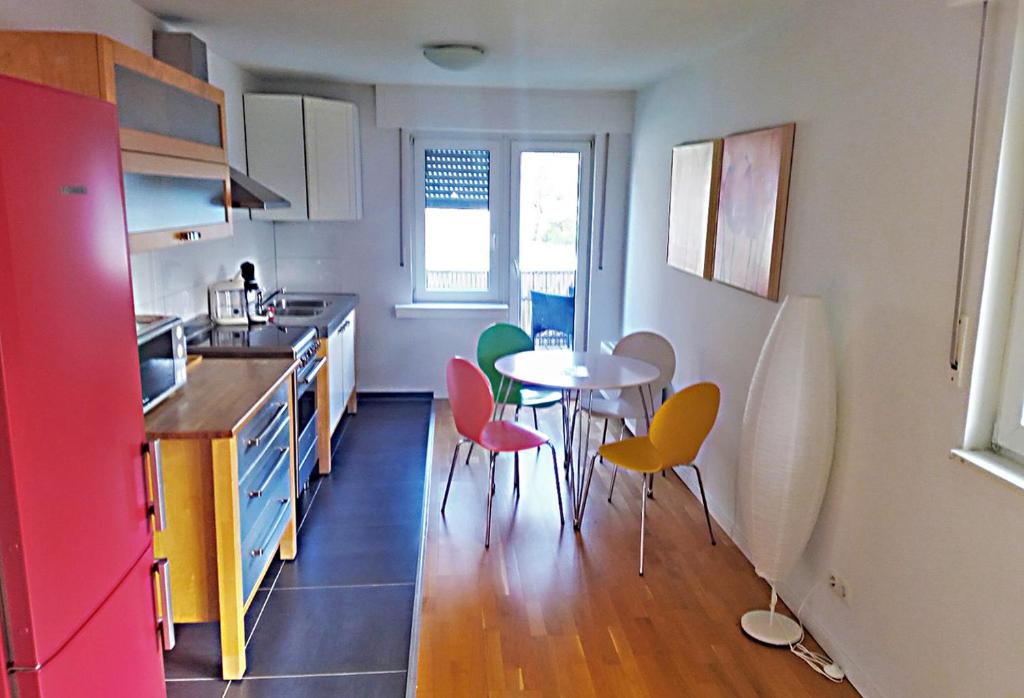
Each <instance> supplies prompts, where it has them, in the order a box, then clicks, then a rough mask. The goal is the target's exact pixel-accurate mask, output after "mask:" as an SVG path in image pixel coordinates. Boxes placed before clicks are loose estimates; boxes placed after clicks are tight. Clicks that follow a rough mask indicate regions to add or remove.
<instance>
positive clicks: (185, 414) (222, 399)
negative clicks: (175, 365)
mask: <svg viewBox="0 0 1024 698" xmlns="http://www.w3.org/2000/svg"><path fill="white" fill-rule="evenodd" d="M297 365H298V362H297V361H293V360H292V359H209V358H208V359H203V360H202V361H200V362H198V363H196V364H193V365H192V366H189V368H188V381H187V382H186V383H185V385H183V386H182V387H181V388H180V389H179V390H178V391H177V392H176V393H174V394H173V395H171V396H170V397H169V398H167V400H166V401H165V402H163V403H162V404H160V405H158V406H156V407H155V408H154V409H153V411H152V412H150V413H149V414H147V415H146V436H147V438H150V439H175V438H177V439H220V438H228V437H231V436H233V435H234V434H235V433H236V432H237V431H238V429H239V428H241V426H242V424H244V423H245V421H246V420H247V419H248V418H249V417H250V416H251V415H252V413H253V412H254V411H255V410H256V408H257V407H258V406H259V405H260V403H262V402H263V401H264V400H265V399H266V398H267V397H268V396H269V395H270V393H271V392H273V390H274V389H275V388H277V387H278V386H279V385H280V384H281V381H283V380H286V379H287V378H288V376H289V375H291V372H292V371H294V370H295V367H296V366H297Z"/></svg>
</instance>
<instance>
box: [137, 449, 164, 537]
mask: <svg viewBox="0 0 1024 698" xmlns="http://www.w3.org/2000/svg"><path fill="white" fill-rule="evenodd" d="M142 453H143V458H144V459H145V461H147V462H148V464H149V480H150V482H149V483H148V484H147V487H146V495H147V497H146V499H147V500H148V501H147V502H146V504H147V506H148V508H149V513H150V514H151V515H152V516H153V530H155V531H163V530H164V529H165V528H167V503H166V500H165V499H164V462H163V458H161V456H160V439H153V440H152V441H147V442H146V443H144V444H142Z"/></svg>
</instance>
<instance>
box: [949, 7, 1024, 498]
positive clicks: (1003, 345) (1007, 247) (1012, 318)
mask: <svg viewBox="0 0 1024 698" xmlns="http://www.w3.org/2000/svg"><path fill="white" fill-rule="evenodd" d="M1022 201H1024V15H1019V16H1018V17H1017V26H1016V29H1015V36H1014V48H1013V57H1012V60H1011V67H1010V75H1009V90H1008V92H1007V97H1006V111H1005V114H1004V118H1003V131H1002V139H1001V143H1000V146H999V158H998V166H997V173H996V185H995V197H994V201H993V206H992V219H991V227H990V234H989V239H988V251H987V255H986V261H985V271H984V276H983V282H982V289H981V305H980V308H979V315H978V318H979V321H978V326H977V335H976V342H975V345H974V353H973V366H972V369H971V379H970V395H969V398H968V403H967V418H966V424H965V429H964V438H963V446H962V447H961V448H954V449H953V450H952V452H953V455H955V456H957V457H959V458H961V459H963V460H964V461H966V462H968V463H971V464H973V465H976V466H978V467H979V468H981V469H983V470H985V471H987V472H989V473H991V474H993V475H995V476H996V477H999V478H1000V479H1002V480H1004V481H1006V482H1008V483H1010V484H1012V485H1015V486H1017V487H1020V488H1022V489H1024V457H1022V456H1024V428H1022V427H1021V426H1020V418H1021V411H1022V408H1024V250H1022V244H1021V243H1022V231H1024V204H1022V203H1021V202H1022ZM960 321H961V322H964V323H966V321H967V318H964V317H961V318H960ZM1015 358H1016V360H1014V359H1015ZM962 361H963V357H962V356H961V362H962ZM958 370H959V371H964V370H966V368H965V367H964V366H963V365H961V366H960V367H959V369H958ZM954 380H958V377H957V375H956V374H954Z"/></svg>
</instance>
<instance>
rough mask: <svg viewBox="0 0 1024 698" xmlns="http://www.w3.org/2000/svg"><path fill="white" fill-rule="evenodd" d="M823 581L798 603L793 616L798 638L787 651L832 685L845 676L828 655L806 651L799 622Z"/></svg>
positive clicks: (802, 624)
mask: <svg viewBox="0 0 1024 698" xmlns="http://www.w3.org/2000/svg"><path fill="white" fill-rule="evenodd" d="M824 581H825V580H821V581H819V582H818V583H817V584H815V585H814V586H813V587H811V590H810V591H808V592H807V595H806V596H804V600H803V601H801V602H800V606H799V608H797V610H796V614H795V615H796V622H797V623H799V624H800V637H799V639H797V640H796V642H794V643H792V644H790V646H789V651H790V652H792V653H793V654H795V655H796V656H797V657H800V659H802V660H804V662H805V663H806V664H807V666H809V667H811V669H813V670H814V671H816V672H818V673H819V674H821V675H822V676H824V677H825V678H826V679H828V680H829V681H831V682H832V683H842V682H843V679H844V678H846V674H845V672H843V669H842V667H840V666H839V665H838V664H836V663H835V662H833V661H832V659H831V658H830V657H829V656H828V655H826V654H821V653H820V652H815V651H814V650H811V649H808V647H807V646H806V645H804V644H803V641H804V637H805V636H806V632H805V631H804V622H803V620H801V617H802V615H803V610H804V606H806V605H807V602H808V601H810V599H811V596H812V595H813V594H814V592H816V591H817V590H818V588H819V587H821V585H822V584H823V583H824Z"/></svg>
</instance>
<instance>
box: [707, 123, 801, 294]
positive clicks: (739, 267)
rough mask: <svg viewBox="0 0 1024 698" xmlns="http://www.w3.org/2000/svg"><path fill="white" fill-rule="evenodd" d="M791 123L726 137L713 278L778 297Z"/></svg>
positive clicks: (791, 142) (753, 291)
mask: <svg viewBox="0 0 1024 698" xmlns="http://www.w3.org/2000/svg"><path fill="white" fill-rule="evenodd" d="M795 131H796V126H795V124H786V125H784V126H777V127H775V128H768V129H762V130H759V131H750V132H747V133H740V134H736V135H734V136H729V137H727V138H726V139H725V147H724V151H723V154H722V186H721V191H720V194H719V207H718V234H717V236H716V239H715V262H714V267H715V270H714V279H715V280H716V281H720V282H722V283H724V284H728V285H730V286H735V287H736V288H740V289H743V290H744V291H749V292H751V293H754V294H756V295H758V296H762V297H764V298H769V299H771V300H778V298H779V276H780V274H781V270H782V242H783V236H784V233H785V227H786V205H787V200H788V197H789V171H790V165H791V162H792V159H793V136H794V133H795Z"/></svg>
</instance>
